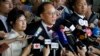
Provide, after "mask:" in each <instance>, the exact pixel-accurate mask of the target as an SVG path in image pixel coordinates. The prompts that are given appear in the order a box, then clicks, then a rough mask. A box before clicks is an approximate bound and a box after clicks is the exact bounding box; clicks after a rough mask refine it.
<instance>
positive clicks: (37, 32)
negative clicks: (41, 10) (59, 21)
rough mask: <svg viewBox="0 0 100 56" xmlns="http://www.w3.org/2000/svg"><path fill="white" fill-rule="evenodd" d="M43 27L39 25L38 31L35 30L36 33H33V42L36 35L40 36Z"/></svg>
mask: <svg viewBox="0 0 100 56" xmlns="http://www.w3.org/2000/svg"><path fill="white" fill-rule="evenodd" d="M42 30H43V29H42V28H41V27H39V28H38V29H37V31H36V32H35V34H34V35H33V37H34V38H33V40H32V43H33V41H34V40H35V38H36V37H38V36H39V34H40V33H41V32H42Z"/></svg>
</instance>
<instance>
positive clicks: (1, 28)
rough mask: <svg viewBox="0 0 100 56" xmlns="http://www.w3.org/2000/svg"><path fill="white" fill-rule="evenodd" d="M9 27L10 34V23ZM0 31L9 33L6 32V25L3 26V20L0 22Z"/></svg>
mask: <svg viewBox="0 0 100 56" xmlns="http://www.w3.org/2000/svg"><path fill="white" fill-rule="evenodd" d="M7 27H8V32H10V30H11V27H10V25H9V23H8V22H7ZM0 31H4V32H7V30H6V28H5V26H4V24H3V22H2V21H1V20H0Z"/></svg>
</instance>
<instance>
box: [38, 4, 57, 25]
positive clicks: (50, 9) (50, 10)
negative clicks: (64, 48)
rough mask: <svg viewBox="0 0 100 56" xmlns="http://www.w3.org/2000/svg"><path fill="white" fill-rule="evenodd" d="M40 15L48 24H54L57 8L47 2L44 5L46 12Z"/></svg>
mask: <svg viewBox="0 0 100 56" xmlns="http://www.w3.org/2000/svg"><path fill="white" fill-rule="evenodd" d="M40 16H41V18H42V20H43V21H44V22H45V23H46V24H48V25H53V24H55V22H56V19H57V13H56V9H55V8H54V6H53V5H51V4H47V5H45V6H44V12H43V13H42V14H41V15H40Z"/></svg>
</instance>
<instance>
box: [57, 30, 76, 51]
mask: <svg viewBox="0 0 100 56" xmlns="http://www.w3.org/2000/svg"><path fill="white" fill-rule="evenodd" d="M56 32H57V34H58V35H57V37H56V38H57V40H58V43H59V42H61V43H62V44H63V45H62V46H65V47H66V48H67V49H69V50H71V51H72V52H75V51H74V49H73V48H72V46H71V45H70V44H69V43H68V40H67V38H66V36H65V34H64V32H63V29H60V30H58V31H56ZM61 43H60V44H61Z"/></svg>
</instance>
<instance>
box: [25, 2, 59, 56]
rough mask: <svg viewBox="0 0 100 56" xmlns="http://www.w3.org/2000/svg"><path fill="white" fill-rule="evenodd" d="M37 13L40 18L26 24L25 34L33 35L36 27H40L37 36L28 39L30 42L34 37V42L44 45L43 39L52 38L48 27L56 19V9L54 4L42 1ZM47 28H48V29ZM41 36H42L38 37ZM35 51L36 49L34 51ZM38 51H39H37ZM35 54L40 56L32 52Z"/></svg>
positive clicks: (51, 25) (50, 26)
mask: <svg viewBox="0 0 100 56" xmlns="http://www.w3.org/2000/svg"><path fill="white" fill-rule="evenodd" d="M37 12H38V13H37V15H38V16H39V17H40V18H41V20H40V21H38V22H36V23H33V24H30V25H28V28H27V30H26V34H28V35H34V34H35V32H37V30H38V28H39V27H40V28H41V29H42V31H41V33H40V34H39V36H37V37H36V38H35V37H32V39H30V40H29V42H32V40H33V39H34V38H35V40H34V41H33V42H34V43H40V44H41V45H44V40H45V39H51V38H52V35H51V34H52V32H53V30H50V28H52V27H53V25H54V24H55V22H56V20H57V15H56V9H55V8H54V6H53V5H52V4H51V3H49V2H44V3H42V4H41V5H40V6H39V7H38V11H37ZM48 28H49V29H48ZM40 36H42V37H40ZM35 52H36V51H35ZM38 53H39V52H38ZM34 54H36V56H40V55H41V54H38V55H37V53H34Z"/></svg>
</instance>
